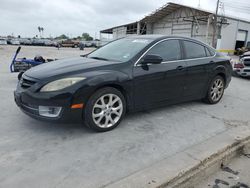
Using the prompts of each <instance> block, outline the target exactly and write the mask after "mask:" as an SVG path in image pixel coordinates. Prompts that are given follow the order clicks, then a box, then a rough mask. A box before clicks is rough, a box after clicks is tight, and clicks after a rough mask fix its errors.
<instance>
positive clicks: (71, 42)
mask: <svg viewBox="0 0 250 188" xmlns="http://www.w3.org/2000/svg"><path fill="white" fill-rule="evenodd" d="M58 44H59V46H60V47H71V48H78V47H79V41H76V40H70V39H68V40H63V41H61V42H59V43H58Z"/></svg>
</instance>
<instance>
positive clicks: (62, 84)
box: [40, 77, 86, 92]
mask: <svg viewBox="0 0 250 188" xmlns="http://www.w3.org/2000/svg"><path fill="white" fill-rule="evenodd" d="M85 79H86V78H84V77H74V78H63V79H60V80H56V81H53V82H50V83H48V84H46V85H45V86H43V87H42V89H41V90H40V92H49V91H58V90H61V89H64V88H66V87H69V86H72V85H74V84H76V83H77V82H80V81H82V80H85Z"/></svg>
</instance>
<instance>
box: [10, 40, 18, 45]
mask: <svg viewBox="0 0 250 188" xmlns="http://www.w3.org/2000/svg"><path fill="white" fill-rule="evenodd" d="M10 44H13V45H20V41H19V40H17V39H11V40H10Z"/></svg>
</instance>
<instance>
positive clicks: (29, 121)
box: [20, 101, 206, 136]
mask: <svg viewBox="0 0 250 188" xmlns="http://www.w3.org/2000/svg"><path fill="white" fill-rule="evenodd" d="M193 105H199V106H200V105H206V104H203V103H202V102H200V101H189V102H184V103H180V104H174V105H168V106H164V107H160V108H159V107H158V108H152V109H147V110H141V111H137V112H131V113H127V114H126V116H125V118H124V119H123V121H122V122H121V124H120V125H119V126H118V127H117V128H115V129H114V130H112V131H111V132H116V131H118V132H119V131H120V130H123V131H124V130H127V129H131V127H130V126H131V125H130V124H131V123H132V124H134V123H133V122H137V121H138V120H141V119H143V120H144V121H149V119H150V121H151V120H152V119H154V118H157V117H156V116H157V115H159V114H170V113H172V112H173V111H174V112H178V111H179V110H181V109H183V108H189V107H190V106H193ZM20 123H22V124H23V125H25V126H26V127H27V128H28V129H29V130H31V131H35V132H39V133H49V134H52V135H53V134H55V135H59V134H63V135H67V134H75V135H79V136H83V135H92V134H96V133H97V132H95V131H93V130H91V129H89V128H88V127H86V126H85V125H84V124H83V123H54V122H53V123H51V122H46V121H40V120H36V119H33V118H30V117H28V116H26V117H25V118H22V122H20ZM137 126H138V125H137ZM106 133H107V132H106ZM101 134H103V133H101Z"/></svg>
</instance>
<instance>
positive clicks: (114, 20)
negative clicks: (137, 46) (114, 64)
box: [0, 0, 250, 37]
mask: <svg viewBox="0 0 250 188" xmlns="http://www.w3.org/2000/svg"><path fill="white" fill-rule="evenodd" d="M225 1H228V0H225ZM231 1H232V0H230V2H231ZM240 1H242V2H245V1H244V0H240ZM175 2H176V3H184V4H186V5H190V6H195V7H197V5H198V2H199V0H176V1H175ZM166 3H167V2H166V1H165V0H53V1H51V0H42V1H41V0H0V14H1V16H0V28H1V29H0V35H8V34H11V33H14V34H15V35H21V36H29V37H33V36H35V35H37V34H38V30H37V27H38V26H42V27H44V28H45V32H44V33H45V36H49V35H52V36H57V35H60V34H63V33H64V34H68V35H72V36H77V35H81V34H82V33H83V32H89V33H90V34H91V35H93V36H94V35H95V33H98V32H99V31H100V30H102V29H106V28H109V27H113V26H116V25H120V24H126V23H129V22H133V21H137V20H140V19H141V18H143V17H144V16H145V15H147V14H149V13H151V12H152V11H154V10H155V9H157V8H160V7H161V6H162V5H164V4H166ZM237 3H238V4H239V1H237ZM215 4H216V0H205V1H201V7H202V8H204V9H209V10H214V9H215ZM243 5H244V6H246V3H245V4H243ZM243 5H242V6H243ZM249 6H250V5H249ZM229 8H230V7H227V10H225V12H226V13H227V14H233V13H234V11H235V10H237V9H233V10H232V8H231V10H230V9H229ZM246 10H248V9H247V8H246ZM238 12H239V11H238ZM237 15H238V17H246V18H247V14H246V12H245V13H244V11H243V13H242V12H241V13H238V14H237ZM248 17H249V16H248Z"/></svg>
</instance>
